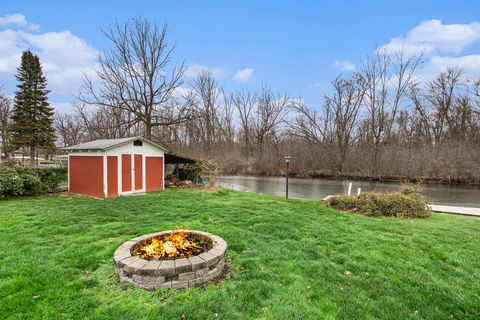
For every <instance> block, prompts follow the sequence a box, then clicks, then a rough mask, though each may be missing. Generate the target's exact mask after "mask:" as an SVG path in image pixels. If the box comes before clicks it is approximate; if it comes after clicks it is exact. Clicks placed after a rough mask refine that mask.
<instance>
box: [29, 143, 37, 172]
mask: <svg viewBox="0 0 480 320" xmlns="http://www.w3.org/2000/svg"><path fill="white" fill-rule="evenodd" d="M36 166H37V162H36V161H35V146H30V167H36Z"/></svg>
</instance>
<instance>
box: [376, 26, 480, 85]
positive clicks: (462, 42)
mask: <svg viewBox="0 0 480 320" xmlns="http://www.w3.org/2000/svg"><path fill="white" fill-rule="evenodd" d="M479 41H480V22H472V23H468V24H443V23H442V21H440V20H427V21H423V22H421V23H420V24H419V25H418V26H416V27H414V28H413V29H411V30H410V31H408V32H407V33H406V34H405V35H402V36H398V37H394V38H392V39H391V40H390V41H389V42H388V43H387V44H385V45H383V46H381V47H379V48H378V49H377V50H379V51H385V52H387V53H395V52H398V51H400V50H403V51H404V53H406V54H414V53H422V54H423V63H422V64H421V65H420V66H419V68H418V69H417V77H418V78H419V79H421V80H429V79H432V78H433V77H435V76H436V75H438V74H439V73H440V72H443V71H445V70H446V69H447V68H449V67H459V68H462V69H464V71H465V74H466V75H467V76H469V77H478V76H480V55H479V54H475V53H470V54H469V53H468V47H469V46H471V45H473V44H475V43H478V42H479Z"/></svg>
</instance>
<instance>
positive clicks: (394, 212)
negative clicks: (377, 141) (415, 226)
mask: <svg viewBox="0 0 480 320" xmlns="http://www.w3.org/2000/svg"><path fill="white" fill-rule="evenodd" d="M326 204H327V205H328V206H330V207H332V208H335V209H337V210H341V211H350V212H358V213H361V214H363V215H366V216H388V217H408V218H426V217H430V216H431V212H430V209H428V207H427V200H426V198H425V197H424V196H423V195H422V193H421V191H420V190H419V188H418V187H406V188H404V189H403V190H402V191H400V192H391V193H376V192H365V193H362V194H361V195H359V196H345V195H339V196H334V197H331V198H329V199H328V200H327V201H326Z"/></svg>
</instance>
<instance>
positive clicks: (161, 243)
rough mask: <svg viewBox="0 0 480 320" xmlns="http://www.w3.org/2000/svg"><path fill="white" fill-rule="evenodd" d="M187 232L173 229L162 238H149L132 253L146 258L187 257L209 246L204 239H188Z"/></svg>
mask: <svg viewBox="0 0 480 320" xmlns="http://www.w3.org/2000/svg"><path fill="white" fill-rule="evenodd" d="M188 237H189V234H187V233H185V232H183V231H180V230H174V231H173V232H172V233H171V234H170V235H167V236H164V237H163V238H161V239H160V238H151V239H149V240H147V241H146V243H145V244H144V245H143V246H140V247H139V248H138V249H137V250H136V251H135V252H134V254H136V255H139V256H141V257H142V258H144V259H148V260H152V259H155V260H159V259H169V258H170V259H171V258H179V257H189V256H192V255H197V254H200V253H202V252H204V251H206V249H208V248H207V247H208V246H209V244H208V243H207V242H206V241H203V240H197V239H189V238H188Z"/></svg>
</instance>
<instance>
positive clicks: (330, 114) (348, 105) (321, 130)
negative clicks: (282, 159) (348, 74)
mask: <svg viewBox="0 0 480 320" xmlns="http://www.w3.org/2000/svg"><path fill="white" fill-rule="evenodd" d="M332 85H333V88H334V92H333V94H331V95H326V96H325V99H324V100H325V102H324V108H323V112H322V113H321V114H320V113H319V112H318V111H316V110H314V109H311V108H308V107H307V106H305V105H303V104H295V106H294V109H295V111H296V112H297V117H296V118H295V119H294V121H293V122H291V126H292V128H293V130H294V132H296V133H297V134H298V135H299V136H300V137H302V138H304V139H305V140H306V141H308V143H309V144H311V145H316V146H320V147H322V148H323V149H324V150H325V151H328V155H329V156H333V155H334V154H335V156H334V158H335V159H334V161H335V162H336V163H337V171H338V172H342V171H343V168H344V166H345V162H346V160H347V156H348V152H349V149H350V147H351V145H352V144H353V143H354V142H355V140H356V138H357V136H356V133H355V129H356V128H357V125H358V117H359V112H360V108H361V106H362V102H363V98H364V96H365V87H364V86H362V83H361V82H358V81H356V80H354V79H348V80H347V79H342V78H340V77H338V78H337V79H335V80H334V81H333V82H332ZM332 147H335V149H336V150H335V152H334V153H333V152H332V150H331V148H332Z"/></svg>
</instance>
